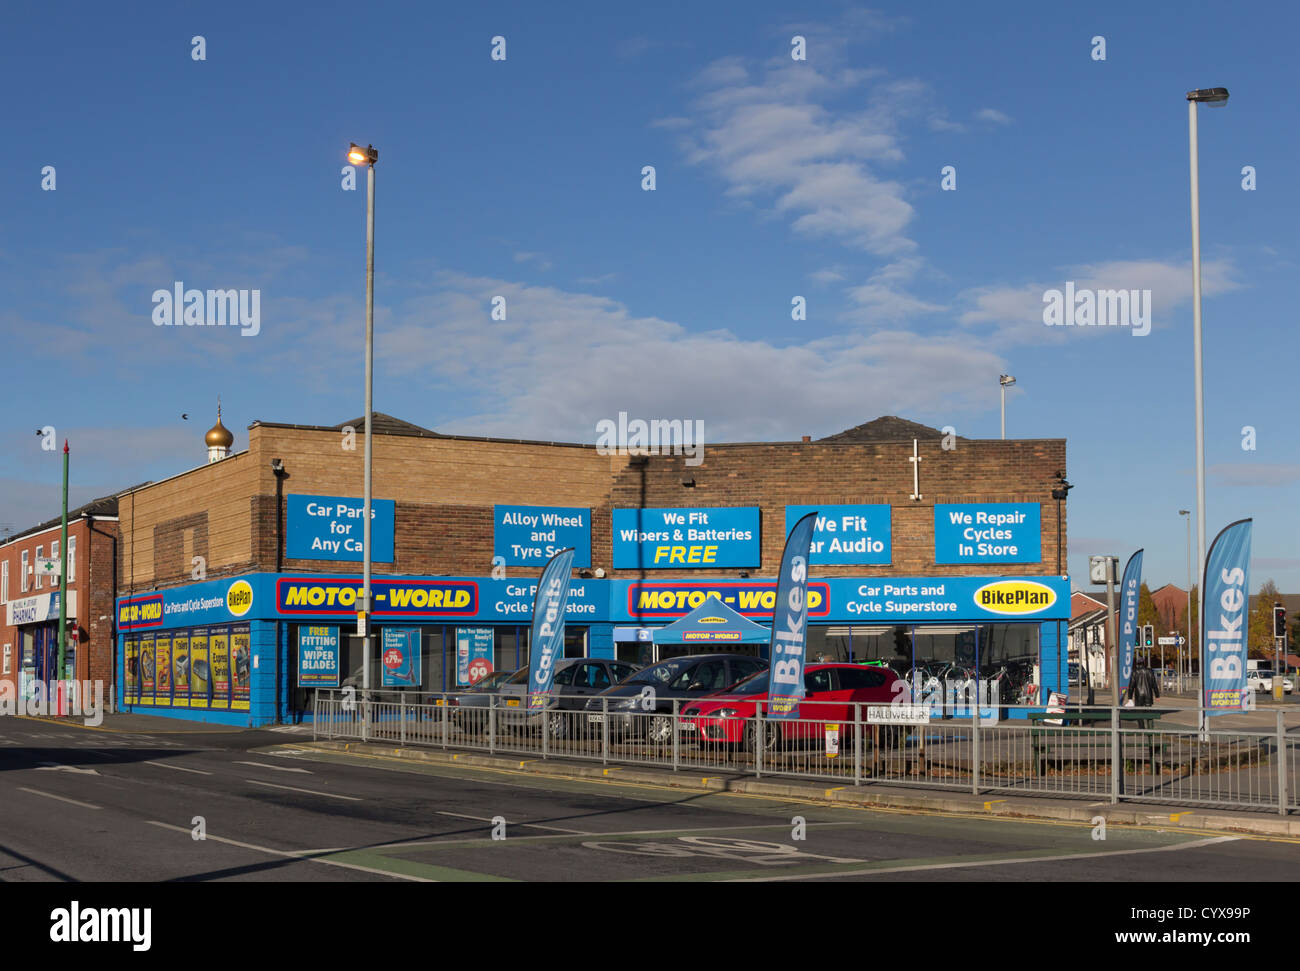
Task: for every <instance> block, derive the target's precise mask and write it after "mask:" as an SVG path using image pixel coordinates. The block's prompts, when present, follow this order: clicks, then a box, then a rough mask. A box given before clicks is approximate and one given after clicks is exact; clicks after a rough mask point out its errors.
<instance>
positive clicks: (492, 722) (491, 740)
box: [488, 694, 497, 754]
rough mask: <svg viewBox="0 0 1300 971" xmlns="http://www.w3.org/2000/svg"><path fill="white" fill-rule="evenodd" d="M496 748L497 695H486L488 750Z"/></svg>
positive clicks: (490, 751) (493, 750)
mask: <svg viewBox="0 0 1300 971" xmlns="http://www.w3.org/2000/svg"><path fill="white" fill-rule="evenodd" d="M496 750H497V696H496V695H494V694H491V695H488V752H489V754H490V753H494V752H496Z"/></svg>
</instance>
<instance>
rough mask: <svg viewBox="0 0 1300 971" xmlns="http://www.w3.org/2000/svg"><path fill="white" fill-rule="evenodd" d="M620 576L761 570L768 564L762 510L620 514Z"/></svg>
mask: <svg viewBox="0 0 1300 971" xmlns="http://www.w3.org/2000/svg"><path fill="white" fill-rule="evenodd" d="M612 519H613V552H614V569H616V570H643V569H644V570H681V569H688V570H689V569H706V570H707V569H717V568H719V567H756V566H758V565H759V563H760V562H761V561H762V550H761V549H760V543H759V520H760V515H759V508H758V506H732V507H717V508H691V507H686V506H682V507H674V508H672V509H615V510H614V511H613V516H612Z"/></svg>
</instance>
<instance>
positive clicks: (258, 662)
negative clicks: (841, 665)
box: [116, 573, 1070, 726]
mask: <svg viewBox="0 0 1300 971" xmlns="http://www.w3.org/2000/svg"><path fill="white" fill-rule="evenodd" d="M371 582H372V588H373V594H374V610H373V614H372V619H371V624H372V627H373V628H374V629H373V630H372V631H371V634H372V635H373V636H374V637H375V638H376V645H377V649H376V650H373V651H372V652H371V655H372V656H371V685H372V687H375V688H377V689H378V688H381V687H383V685H384V684H385V683H389V684H402V685H403V686H405V687H406V688H407V689H408V690H413V691H415V692H417V693H424V694H421V695H420V696H421V697H422V698H423V697H424V696H425V695H427V693H430V692H439V691H455V690H456V689H457V688H458V687H461V686H464V685H465V684H467V683H469V681H470V680H471V678H472V679H474V680H477V678H478V677H479V676H482V674H483V673H484V672H485V671H505V670H510V671H513V670H514V669H515V668H517V667H520V666H522V665H524V664H526V663H527V661H528V639H529V633H530V632H529V625H530V624H531V619H532V610H533V599H534V595H535V592H536V580H535V579H532V578H515V579H511V578H506V579H497V578H493V577H445V576H444V577H439V576H393V575H383V576H377V577H374V578H372V581H371ZM808 589H809V594H808V604H809V639H808V657H809V660H810V661H815V660H818V659H824V660H828V661H858V662H862V661H868V662H870V661H874V662H878V663H885V664H889V665H890V666H892V667H894V668H895V669H896V670H898V671H899V673H900V674H906V673H910V672H915V671H918V670H920V671H925V672H929V673H936V674H940V675H941V674H942V671H943V670H949V669H950V670H959V671H961V670H964V671H966V672H977V673H978V676H979V677H981V678H983V677H994V676H996V675H997V674H998V673H999V672H1006V671H1007V670H1011V671H1014V672H1017V677H1019V678H1020V679H1021V680H1022V681H1023V683H1024V685H1025V686H1027V688H1033V689H1035V690H1036V691H1037V692H1038V693H1037V695H1034V696H1032V697H1033V698H1035V699H1036V701H1037V705H1038V706H1039V707H1041V703H1042V700H1043V699H1046V697H1047V695H1048V693H1049V692H1051V691H1056V690H1061V691H1062V692H1063V691H1064V689H1065V686H1066V680H1067V678H1068V670H1067V667H1068V665H1067V662H1066V659H1065V656H1064V655H1063V654H1062V652H1061V650H1060V643H1061V642H1060V640H1058V636H1059V633H1060V631H1061V629H1062V627H1063V625H1064V623H1065V622H1068V620H1069V604H1070V591H1069V580H1068V578H1065V577H1059V576H1008V577H996V576H980V577H971V576H931V577H879V576H877V577H862V578H858V577H833V578H816V577H814V578H812V579H810V581H809V588H808ZM775 596H776V583H775V580H771V579H757V578H756V579H739V580H738V579H733V578H725V577H714V578H709V577H695V576H690V577H685V578H671V577H661V576H658V575H656V576H655V577H654V578H653V579H647V580H635V579H632V580H629V579H593V578H586V579H574V580H573V581H572V584H571V588H570V595H569V603H568V608H567V635H566V655H567V656H590V657H618V658H622V659H625V660H631V661H635V662H637V663H642V664H645V663H652V662H653V661H656V660H662V659H664V658H666V657H669V656H672V655H673V654H674V653H686V652H691V653H700V652H704V651H711V650H733V649H734V650H747V651H749V652H751V653H757V654H758V655H759V656H766V645H728V644H726V643H694V644H691V645H689V646H685V645H682V646H677V647H670V646H667V645H658V644H655V643H654V641H653V636H652V634H651V631H652V630H653V629H654V628H656V627H663V626H667V625H668V624H670V623H672V622H673V621H674V620H678V619H680V618H682V617H684V616H686V615H687V614H689V613H690V612H691V611H692V610H694V609H695V608H696V607H698V606H700V604H702V603H704V602H705V600H706V598H708V597H717V598H718V599H719V600H720V601H721V602H722V603H725V604H726V605H727V606H729V607H731V608H732V609H734V610H735V611H736V612H738V613H739V614H741V615H742V616H745V617H747V618H749V619H750V620H753V621H756V622H758V623H760V624H770V622H771V611H772V606H773V604H774V601H775ZM360 600H361V577H360V575H351V574H339V575H322V574H307V575H304V574H292V573H250V574H245V575H243V576H238V577H230V578H225V579H221V580H210V581H207V582H203V583H195V584H189V585H186V586H180V587H173V588H168V589H163V590H155V591H150V592H147V593H137V594H133V595H130V596H126V597H121V598H119V599H118V601H117V621H118V623H117V628H118V636H117V651H118V664H117V670H118V672H119V673H118V683H117V686H116V687H117V698H118V699H119V708H120V709H121V710H125V711H140V712H142V713H148V714H154V715H168V716H172V717H177V718H186V719H192V720H199V721H210V722H218V723H224V724H230V725H240V726H256V725H266V724H272V723H276V722H290V721H300V720H302V719H304V718H307V719H309V718H310V717H311V715H310V712H311V704H312V691H313V690H314V689H316V688H328V687H337V686H340V685H344V686H345V685H348V684H357V685H359V684H360V673H361V663H362V662H361V658H362V653H361V643H360V640H359V639H358V638H356V637H355V635H356V630H357V626H356V625H357V618H356V614H357V605H358V604H359V603H360ZM390 640H391V643H393V644H394V645H397V644H405V645H406V646H407V647H406V650H407V655H406V656H404V657H401V658H400V669H399V664H398V660H399V658H398V654H399V653H400V652H398V651H397V648H394V652H397V653H391V652H389V651H387V650H385V648H384V645H386V644H388V643H389V642H390ZM416 645H418V647H417V646H416ZM313 652H314V653H313ZM322 658H324V661H323V662H322V661H321V660H320V659H322ZM390 675H391V676H393V677H394V678H396V679H397V680H396V681H394V682H388V681H387V679H388V678H389V676H390ZM1026 690H1027V689H1026ZM1029 697H1031V696H1029V695H1024V696H1022V699H1021V700H1023V699H1024V698H1029ZM1015 700H1016V699H1004V701H1007V702H1013V703H1014V701H1015Z"/></svg>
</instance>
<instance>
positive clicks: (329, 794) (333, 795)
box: [244, 779, 365, 802]
mask: <svg viewBox="0 0 1300 971" xmlns="http://www.w3.org/2000/svg"><path fill="white" fill-rule="evenodd" d="M244 781H245V782H248V783H251V784H252V785H255V786H266V787H267V788H268V789H288V790H289V791H290V792H305V793H307V794H308V795H312V796H326V797H328V798H330V799H347V800H348V801H349V802H365V800H364V799H361V798H359V797H358V796H340V795H339V794H338V793H334V792H317V791H316V790H315V789H299V788H298V787H297V786H277V785H276V784H275V783H274V782H259V781H258V780H256V779H245V780H244Z"/></svg>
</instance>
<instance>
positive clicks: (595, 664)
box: [453, 657, 639, 736]
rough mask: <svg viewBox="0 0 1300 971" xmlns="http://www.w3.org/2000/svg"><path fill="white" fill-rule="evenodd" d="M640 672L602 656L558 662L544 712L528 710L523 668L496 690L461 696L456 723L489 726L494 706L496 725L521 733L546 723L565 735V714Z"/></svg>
mask: <svg viewBox="0 0 1300 971" xmlns="http://www.w3.org/2000/svg"><path fill="white" fill-rule="evenodd" d="M638 670H639V667H638V665H635V664H632V663H631V662H630V661H614V660H611V659H609V658H599V657H566V658H563V659H562V660H560V661H557V662H556V663H555V679H554V682H553V684H554V687H553V690H552V698H551V703H550V704H548V705H547V706H546V708H544V709H540V710H538V711H532V712H530V711H529V710H528V693H529V692H528V668H527V667H522V668H520V669H519V670H518V671H515V672H514V673H513V674H511V675H510V676H509V677H508V678H507V679H506V680H505V681H504V682H503V683H502V684H501V685H499V686H498V687H497V688H496V690H495V691H481V692H474V693H467V694H465V695H458V696H457V697H456V699H455V701H454V702H453V704H455V706H456V711H455V714H454V716H453V720H454V721H456V723H457V724H459V725H462V726H466V725H473V726H474V727H475V728H476V729H478V730H483V729H485V728H486V727H487V718H488V715H487V712H486V711H485V710H484V709H487V708H488V707H489V706H490V705H492V704H493V703H494V701H493V700H494V699H495V706H496V708H497V709H499V714H498V716H497V717H498V721H497V724H498V725H499V726H500V727H501V728H502V729H508V730H513V731H522V730H524V729H527V728H530V727H534V726H536V725H538V724H540V723H541V722H542V721H543V719H545V720H546V722H547V723H548V726H549V730H550V732H551V734H552V735H555V736H563V735H565V734H567V731H568V719H567V718H565V717H563V716H561V715H559V714H558V713H559V712H562V711H581V710H582V708H583V705H584V704H585V703H586V701H587V699H588V698H590V697H591V696H592V695H594V694H596V693H597V692H600V691H604V690H605V689H606V688H609V687H612V686H613V685H615V684H617V683H618V682H620V681H622V680H623V679H624V678H627V677H629V676H631V675H634V674H636V673H637V671H638Z"/></svg>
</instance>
